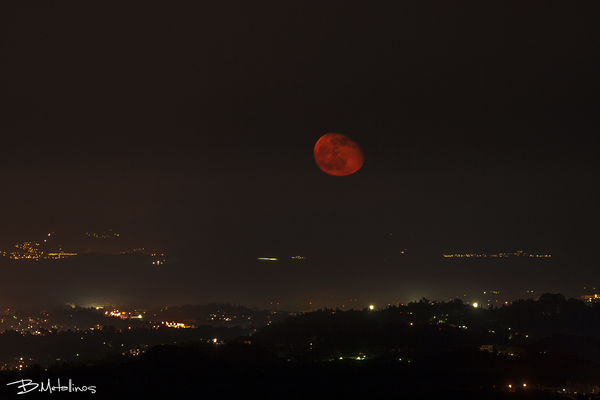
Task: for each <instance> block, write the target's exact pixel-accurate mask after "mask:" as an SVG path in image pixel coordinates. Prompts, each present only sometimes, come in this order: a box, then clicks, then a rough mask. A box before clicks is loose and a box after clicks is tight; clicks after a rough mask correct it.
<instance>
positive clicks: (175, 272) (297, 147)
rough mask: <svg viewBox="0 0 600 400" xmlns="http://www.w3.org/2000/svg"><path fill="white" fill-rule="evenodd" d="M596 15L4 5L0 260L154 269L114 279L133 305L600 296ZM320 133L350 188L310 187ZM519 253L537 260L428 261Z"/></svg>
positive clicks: (559, 8)
mask: <svg viewBox="0 0 600 400" xmlns="http://www.w3.org/2000/svg"><path fill="white" fill-rule="evenodd" d="M599 11H600V5H599V4H598V3H597V2H577V3H566V2H553V1H550V2H526V3H523V2H509V3H506V2H495V3H494V4H492V3H491V2H484V3H480V2H460V3H457V2H385V1H382V2H377V3H375V2H367V1H338V2H333V1H320V2H304V1H303V2H291V1H286V2H276V1H273V2H258V1H257V2H242V1H226V2H178V3H177V4H171V3H166V2H163V3H161V4H157V3H154V2H126V3H123V2H94V3H92V2H85V3H81V2H37V3H31V2H25V3H24V2H12V3H7V2H4V3H3V4H2V5H0V54H1V56H0V57H1V60H2V62H1V67H0V70H1V74H0V107H1V108H0V110H1V118H0V130H1V132H2V143H1V145H0V176H1V181H2V196H1V197H0V205H1V210H2V223H1V225H0V250H2V251H12V249H13V248H14V245H15V244H17V243H22V242H24V241H34V240H38V241H39V240H43V239H44V237H45V236H46V235H47V233H49V232H55V236H53V237H52V240H53V241H54V242H53V243H52V245H53V246H56V245H58V244H60V245H61V248H62V249H63V250H64V251H74V252H78V253H88V252H101V253H110V254H116V253H119V252H123V251H130V250H132V249H134V248H142V247H143V248H144V252H145V253H148V254H149V253H166V254H172V257H173V260H176V261H173V263H172V266H171V267H169V268H172V269H169V268H167V267H165V269H164V270H162V271H161V272H160V274H158V273H156V271H154V272H153V273H156V274H155V275H151V274H150V275H148V274H145V273H143V272H140V271H139V270H136V271H135V272H132V271H129V272H128V271H127V268H126V267H123V268H122V269H121V270H120V273H123V274H125V275H126V276H131V277H135V276H140V275H144V276H146V278H145V279H147V283H148V285H149V287H150V286H152V285H155V286H152V287H154V289H152V290H153V292H152V294H151V295H149V294H148V292H145V291H144V290H141V289H139V288H133V289H131V293H134V295H131V296H130V297H127V300H131V301H132V299H136V300H137V301H139V302H143V300H145V299H147V298H154V299H160V301H163V302H171V303H177V302H192V303H195V302H206V301H231V302H234V301H237V302H238V303H242V304H245V305H249V306H255V305H256V306H261V307H262V306H266V304H268V303H269V302H270V301H281V303H282V308H285V307H288V308H290V309H294V308H295V309H303V308H304V309H306V308H307V306H306V305H307V304H308V302H309V301H314V302H315V303H316V304H320V305H331V304H334V305H335V304H338V303H341V302H343V300H344V299H350V298H355V297H357V298H359V299H360V300H361V301H365V302H377V304H384V303H385V304H387V303H394V302H398V301H409V300H414V299H419V298H420V297H421V296H426V297H428V298H430V299H438V300H447V299H449V298H454V297H455V296H457V295H460V294H462V293H467V292H468V293H477V292H479V291H483V290H517V289H518V290H525V289H529V288H531V289H532V290H533V289H535V291H536V292H538V291H542V292H545V291H551V292H562V293H564V294H565V295H571V296H578V295H580V294H582V293H580V292H581V291H583V287H584V286H585V287H587V286H595V285H599V286H600V272H599V270H598V268H597V266H598V255H597V251H598V248H599V245H598V243H599V239H600V235H599V234H598V222H599V220H600V218H599V217H600V215H599V212H598V205H599V204H600V202H599V196H598V194H599V190H598V171H599V161H598V140H597V135H598V132H600V129H599V128H600V124H599V123H598V122H599V121H598V120H599V118H598V115H599V113H598V108H597V104H598V93H599V88H600V85H599V76H600V74H599V73H598V71H600V68H599V67H600V55H599V49H600V43H599V42H600V40H599V38H600V34H599V31H598V20H600V18H599V17H600V12H599ZM329 132H339V133H343V134H345V135H348V136H349V137H350V138H352V139H353V140H354V141H356V142H357V143H358V144H359V145H360V146H361V148H362V150H363V152H364V157H365V162H364V165H363V167H362V168H361V169H360V170H359V171H358V172H356V173H355V174H352V175H349V176H345V177H335V176H330V175H327V174H325V173H324V172H322V171H321V170H320V169H319V168H318V167H317V165H316V163H315V160H314V157H313V148H314V145H315V143H316V141H317V140H318V139H319V138H320V137H321V136H322V135H324V134H326V133H329ZM110 230H112V231H110ZM86 232H118V233H119V235H120V236H119V237H118V238H116V237H115V238H112V239H110V240H105V241H102V240H91V239H90V237H89V236H85V235H84V233H86ZM518 250H522V251H525V252H528V253H531V254H551V255H552V258H551V260H548V259H544V260H530V261H528V262H521V261H518V262H517V261H516V260H513V259H506V260H484V261H482V260H462V259H461V260H456V259H453V260H448V259H444V258H443V257H442V254H444V253H487V254H492V253H500V252H514V251H518ZM402 251H404V253H402ZM297 255H300V256H304V257H306V258H305V259H304V260H292V259H291V257H292V256H297ZM78 257H79V256H78ZM258 257H277V258H278V259H279V261H276V262H270V263H269V262H262V263H261V262H258V261H257V258H258ZM2 265H3V268H4V269H6V270H7V271H5V272H6V273H8V274H9V275H10V276H11V277H13V278H15V277H17V276H19V273H20V272H19V268H21V267H20V266H19V264H17V263H15V262H12V263H3V264H2ZM45 265H48V266H49V267H48V268H58V269H59V268H60V267H59V266H52V264H45ZM57 265H58V264H57ZM78 268H79V270H78V273H79V274H80V275H78V276H79V278H78V279H80V278H81V277H89V279H87V281H88V283H86V284H83V283H82V282H86V280H85V279H83V280H82V279H80V280H79V281H78V285H79V286H80V287H88V286H89V290H87V289H86V290H83V289H82V291H83V292H86V293H88V292H89V293H92V294H90V295H89V296H87V295H86V296H87V297H86V296H83V297H76V296H75V297H74V299H75V300H79V301H84V300H85V301H88V302H110V301H116V299H113V298H112V297H111V296H110V295H107V294H106V293H109V294H110V293H113V292H114V293H116V292H118V291H119V290H120V289H119V290H117V289H115V290H114V291H111V290H112V289H110V288H107V286H102V287H101V286H93V284H92V283H89V282H92V281H95V282H97V281H98V279H97V278H98V274H102V273H103V272H102V271H101V270H100V271H99V270H98V269H95V268H92V267H86V265H85V263H83V264H81V265H78ZM86 268H88V269H86ZM57 271H58V270H57ZM127 274H129V275H127ZM34 275H35V274H34ZM56 276H61V278H60V279H61V282H63V285H66V287H67V286H68V285H69V279H70V278H69V277H70V276H71V275H69V274H66V273H65V274H63V275H61V273H60V271H58V272H57V273H56ZM153 277H154V278H153ZM159 277H160V278H159ZM155 278H156V280H153V279H155ZM165 279H167V280H168V282H170V284H171V285H172V286H173V287H176V288H177V290H174V289H173V287H172V288H171V289H170V291H169V292H168V293H171V294H172V295H171V294H165V296H163V297H161V294H162V292H161V290H162V289H160V288H159V287H158V286H156V285H158V282H160V281H161V280H162V281H163V282H164V280H165ZM34 280H35V278H31V281H32V282H33V281H34ZM100 281H101V282H102V280H100ZM82 285H83V286H82ZM86 285H88V286H86ZM103 285H109V283H103ZM133 286H135V285H133ZM14 287H19V283H15V286H14ZM127 287H129V288H131V287H132V286H127ZM105 289H106V290H105ZM127 290H128V289H126V288H125V287H124V288H123V291H125V292H126V291H127ZM165 290H166V289H165ZM165 293H166V292H165ZM95 294H97V295H95ZM94 296H96V297H94ZM57 299H58V300H61V301H62V300H65V301H67V300H68V299H66V298H65V299H62V298H58V297H57ZM119 299H121V298H119ZM1 300H2V301H4V302H5V303H7V304H8V303H11V301H13V300H14V299H11V298H7V297H6V296H4V297H3V298H2V299H1ZM11 304H12V303H11Z"/></svg>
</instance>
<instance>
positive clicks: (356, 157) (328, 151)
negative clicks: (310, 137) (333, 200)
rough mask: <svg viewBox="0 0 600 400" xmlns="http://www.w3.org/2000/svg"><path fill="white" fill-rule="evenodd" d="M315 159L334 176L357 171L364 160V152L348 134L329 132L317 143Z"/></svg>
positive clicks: (324, 170) (324, 169) (325, 170)
mask: <svg viewBox="0 0 600 400" xmlns="http://www.w3.org/2000/svg"><path fill="white" fill-rule="evenodd" d="M314 153H315V161H316V163H317V165H318V166H319V168H321V169H322V170H323V172H326V173H328V174H329V175H334V176H346V175H350V174H353V173H355V172H356V171H358V170H359V169H360V167H362V165H363V162H364V157H363V152H362V150H361V149H360V147H359V146H358V144H356V143H355V142H353V141H352V139H350V138H349V137H348V136H346V135H342V134H341V133H327V134H325V135H323V136H321V138H320V139H319V140H318V141H317V144H315V151H314Z"/></svg>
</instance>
